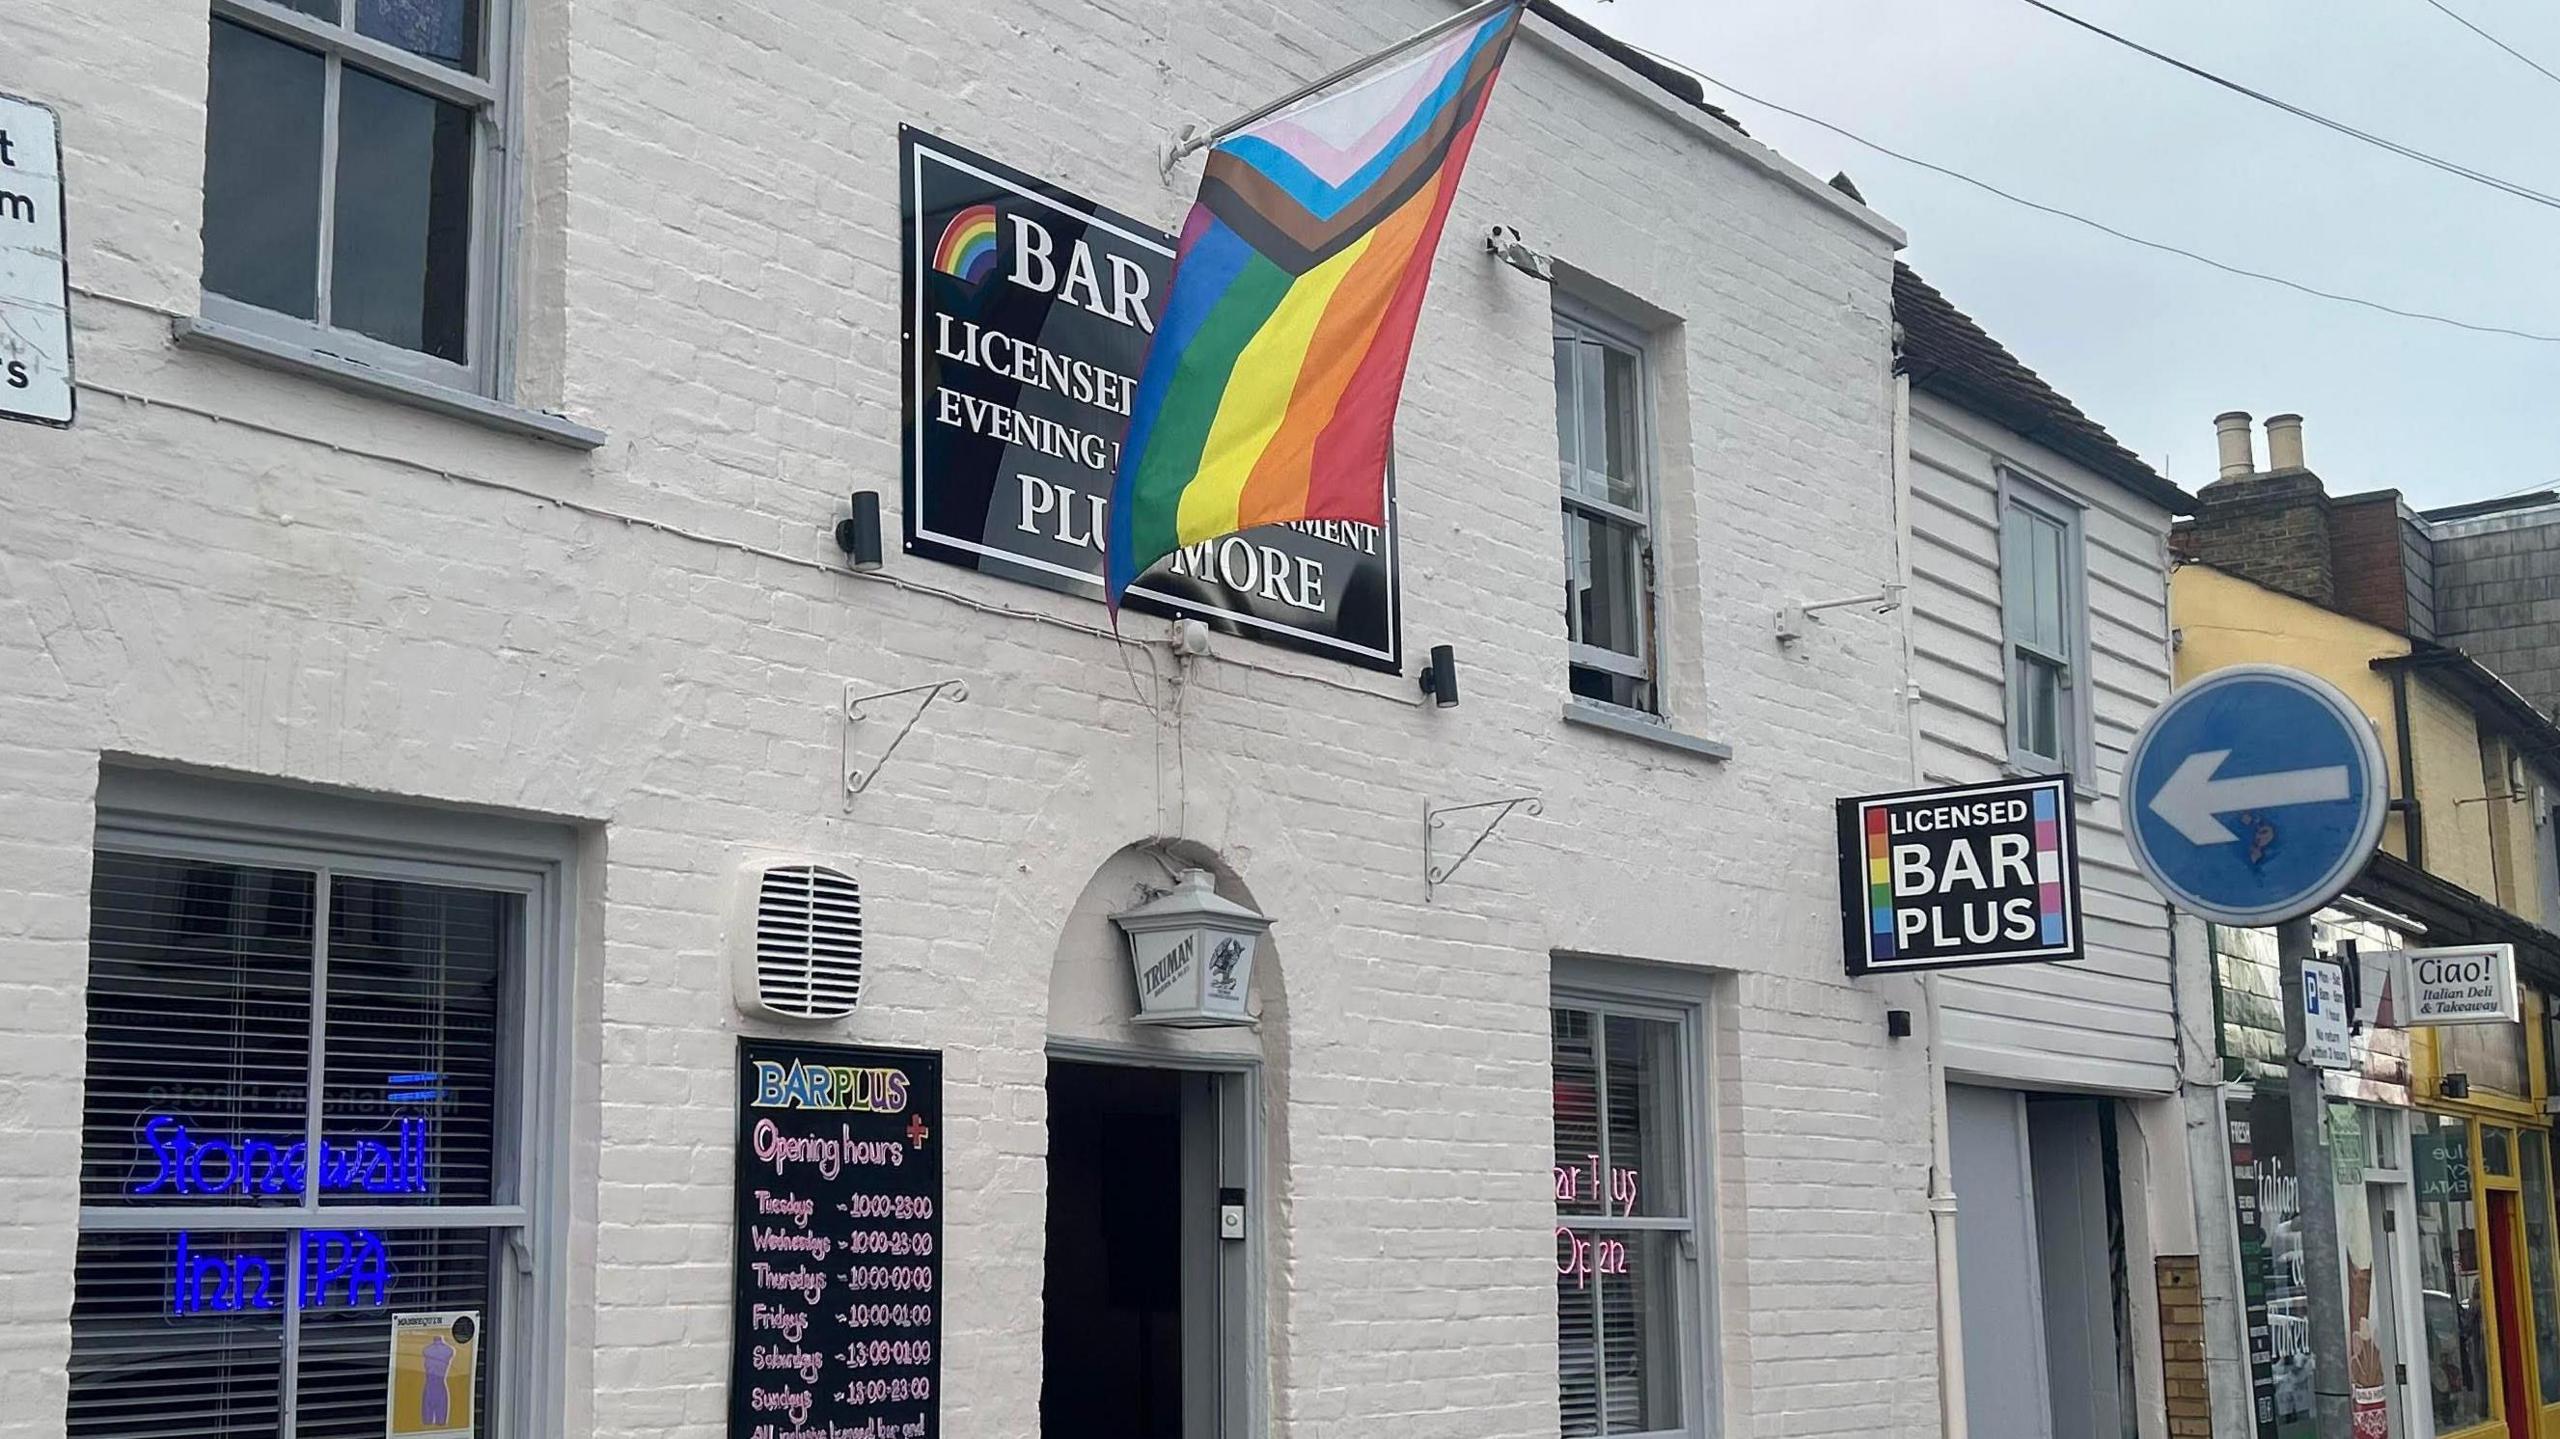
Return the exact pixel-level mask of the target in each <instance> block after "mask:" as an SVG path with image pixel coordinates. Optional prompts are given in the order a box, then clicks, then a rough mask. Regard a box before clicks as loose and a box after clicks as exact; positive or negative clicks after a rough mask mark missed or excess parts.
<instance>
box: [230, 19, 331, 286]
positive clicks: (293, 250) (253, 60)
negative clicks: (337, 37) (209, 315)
mask: <svg viewBox="0 0 2560 1439" xmlns="http://www.w3.org/2000/svg"><path fill="white" fill-rule="evenodd" d="M211 63H212V69H211V73H210V75H209V77H208V79H207V83H206V90H205V137H204V287H205V288H206V289H207V290H210V291H212V292H213V293H215V294H217V295H224V296H227V297H229V298H231V299H234V300H237V301H239V302H240V303H242V304H244V305H255V306H257V307H258V308H260V309H262V310H274V311H276V312H277V313H279V314H285V315H291V316H294V317H295V318H297V319H304V320H308V319H312V318H315V317H316V315H317V314H318V303H319V293H320V119H321V60H320V57H319V56H318V55H315V54H313V53H312V52H310V51H308V50H298V49H296V48H294V47H293V46H291V45H287V44H284V43H282V42H281V41H276V40H270V39H268V38H267V37H265V36H263V35H260V34H257V33H255V32H253V31H250V30H247V29H244V28H242V27H241V26H238V25H233V24H229V23H227V22H224V21H221V20H216V21H215V22H213V50H212V57H211Z"/></svg>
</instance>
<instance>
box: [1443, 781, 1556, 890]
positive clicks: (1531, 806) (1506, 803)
mask: <svg viewBox="0 0 2560 1439" xmlns="http://www.w3.org/2000/svg"><path fill="white" fill-rule="evenodd" d="M1488 809H1489V810H1492V811H1493V812H1494V814H1493V817H1492V818H1491V819H1488V820H1486V821H1485V825H1484V828H1483V829H1480V830H1478V831H1476V837H1475V838H1474V839H1472V840H1469V841H1468V842H1467V847H1466V848H1465V849H1462V850H1460V851H1458V857H1457V858H1455V859H1453V860H1450V861H1449V862H1448V863H1447V864H1441V863H1438V862H1437V860H1436V857H1435V851H1436V850H1437V848H1438V847H1437V846H1436V845H1434V844H1433V843H1432V836H1434V835H1436V834H1438V833H1439V832H1440V831H1441V830H1443V829H1445V828H1447V827H1448V823H1449V816H1451V815H1453V814H1471V813H1474V812H1476V811H1478V810H1488ZM1515 809H1526V810H1527V811H1528V812H1529V813H1530V814H1532V815H1539V814H1544V813H1546V806H1545V805H1544V804H1543V803H1541V802H1540V801H1539V799H1538V797H1537V796H1536V795H1527V794H1524V795H1518V796H1515V797H1513V798H1511V799H1489V800H1486V801H1484V802H1483V803H1481V804H1453V805H1450V806H1449V807H1448V808H1446V809H1433V808H1432V807H1431V801H1429V800H1427V799H1426V800H1424V801H1423V802H1422V899H1423V902H1424V903H1426V904H1428V903H1429V902H1430V900H1431V891H1432V889H1433V888H1434V887H1435V886H1438V885H1443V884H1447V883H1448V882H1449V877H1450V876H1451V875H1454V874H1456V873H1457V872H1458V869H1459V867H1460V866H1462V865H1464V864H1465V863H1466V862H1467V860H1468V859H1469V858H1470V857H1472V856H1473V855H1474V854H1475V852H1476V849H1477V848H1478V847H1479V846H1481V845H1482V844H1483V843H1484V842H1485V841H1486V840H1488V839H1491V838H1493V832H1494V831H1495V830H1497V829H1500V828H1501V827H1502V822H1503V821H1504V820H1506V819H1509V818H1511V812H1512V811H1513V810H1515Z"/></svg>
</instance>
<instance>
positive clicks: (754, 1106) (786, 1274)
mask: <svg viewBox="0 0 2560 1439" xmlns="http://www.w3.org/2000/svg"><path fill="white" fill-rule="evenodd" d="M941 1127H942V1056H941V1055H940V1054H939V1053H936V1052H934V1051H931V1050H917V1049H868V1048H853V1047H850V1046H846V1045H840V1044H798V1043H791V1042H788V1041H779V1040H761V1039H747V1040H741V1041H740V1042H739V1046H738V1157H737V1189H738V1196H737V1204H738V1209H737V1234H738V1237H737V1255H736V1261H735V1263H736V1270H737V1301H736V1313H735V1315H734V1316H733V1322H732V1326H731V1338H730V1350H731V1354H730V1362H729V1434H730V1439H939V1436H940V1435H941V1432H942V1424H941V1414H942V1409H941V1405H940V1403H939V1394H938V1390H939V1385H940V1382H941V1378H942V1355H941V1347H942V1345H941V1341H942V1311H941V1303H942V1134H941Z"/></svg>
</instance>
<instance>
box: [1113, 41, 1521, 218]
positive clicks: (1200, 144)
mask: <svg viewBox="0 0 2560 1439" xmlns="http://www.w3.org/2000/svg"><path fill="white" fill-rule="evenodd" d="M1527 3H1528V0H1483V3H1482V4H1478V5H1470V6H1468V7H1467V8H1466V9H1464V10H1461V11H1459V12H1458V13H1457V14H1455V15H1452V16H1450V17H1449V18H1448V19H1446V20H1443V21H1441V22H1440V23H1439V24H1437V25H1432V26H1428V27H1426V28H1424V29H1422V30H1418V31H1416V32H1414V33H1413V34H1411V35H1408V36H1406V37H1405V38H1403V39H1401V40H1398V41H1397V42H1396V43H1394V44H1393V45H1390V46H1388V47H1387V48H1385V49H1384V50H1378V51H1373V52H1371V53H1370V54H1367V55H1363V56H1361V57H1360V58H1359V59H1357V60H1354V61H1352V62H1351V63H1350V64H1348V65H1345V66H1343V67H1342V68H1341V69H1339V70H1336V71H1334V72H1333V73H1332V74H1330V75H1326V76H1325V77H1323V78H1322V79H1319V80H1311V81H1309V82H1307V83H1306V84H1304V85H1301V86H1299V87H1298V88H1297V89H1295V90H1292V91H1290V92H1289V93H1288V94H1286V95H1283V96H1281V97H1280V98H1279V99H1277V100H1274V101H1272V102H1271V103H1270V104H1268V105H1260V106H1256V107H1255V108H1253V109H1251V110H1248V111H1246V112H1245V113H1243V114H1241V115H1238V116H1237V117H1236V118H1234V119H1232V120H1229V121H1228V122H1227V123H1225V124H1223V125H1220V126H1218V127H1217V128H1215V129H1213V130H1206V131H1204V130H1202V129H1200V128H1199V127H1198V126H1196V125H1185V126H1183V127H1182V133H1181V134H1179V135H1177V136H1175V137H1174V138H1173V140H1172V142H1171V143H1169V144H1167V145H1166V146H1165V147H1164V152H1163V160H1164V171H1165V173H1166V174H1168V175H1170V174H1172V173H1173V167H1174V166H1176V165H1179V164H1181V163H1182V161H1183V158H1184V157H1185V156H1188V155H1191V154H1193V153H1195V152H1198V151H1201V150H1206V149H1208V148H1209V147H1210V146H1212V145H1215V144H1217V143H1218V142H1219V141H1221V140H1223V139H1225V138H1227V137H1228V136H1229V135H1232V134H1234V133H1235V132H1237V131H1238V130H1241V129H1244V128H1245V127H1246V126H1248V125H1253V124H1257V123H1259V122H1261V121H1264V120H1268V119H1270V118H1271V117H1272V116H1274V115H1277V114H1279V113H1280V112H1281V111H1283V110H1286V109H1288V108H1289V107H1290V106H1292V105H1295V104H1297V103H1298V102H1299V101H1301V100H1304V99H1305V98H1307V97H1308V96H1310V95H1313V94H1316V93H1318V92H1320V91H1324V90H1329V89H1332V88H1333V87H1334V86H1336V85H1339V84H1341V83H1342V82H1343V81H1345V80H1348V79H1350V78H1351V77H1352V76H1354V75H1357V74H1359V73H1360V72H1361V71H1363V70H1366V69H1368V68H1369V67H1370V66H1372V65H1376V64H1378V63H1380V62H1382V61H1386V60H1392V59H1394V58H1395V57H1396V56H1398V55H1401V54H1403V53H1404V52H1405V51H1407V50H1410V49H1412V48H1413V47H1414V46H1416V45H1421V44H1426V43H1428V42H1430V41H1433V40H1437V39H1439V38H1440V37H1441V36H1443V35H1446V34H1448V33H1449V32H1450V31H1452V30H1455V29H1458V28H1459V27H1461V26H1464V25H1469V24H1472V23H1474V22H1475V21H1478V20H1481V19H1483V18H1484V17H1485V16H1487V15H1490V14H1492V13H1493V12H1494V11H1496V10H1501V9H1504V8H1506V7H1508V6H1512V5H1525V4H1527Z"/></svg>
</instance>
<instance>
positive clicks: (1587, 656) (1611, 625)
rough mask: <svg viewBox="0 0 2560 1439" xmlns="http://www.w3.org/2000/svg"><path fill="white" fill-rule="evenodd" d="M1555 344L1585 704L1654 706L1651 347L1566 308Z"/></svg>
mask: <svg viewBox="0 0 2560 1439" xmlns="http://www.w3.org/2000/svg"><path fill="white" fill-rule="evenodd" d="M1555 344H1556V444H1557V464H1556V468H1557V470H1558V472H1559V473H1560V474H1561V476H1562V477H1563V481H1564V556H1565V561H1564V563H1565V571H1564V611H1565V632H1566V637H1567V639H1568V641H1569V642H1570V644H1571V647H1572V656H1571V670H1570V673H1569V675H1568V679H1569V682H1570V685H1571V688H1572V692H1573V693H1574V694H1575V695H1576V696H1578V697H1580V698H1582V699H1587V700H1596V701H1598V702H1600V703H1603V704H1613V705H1621V706H1624V707H1626V708H1629V709H1639V710H1652V709H1655V708H1657V707H1658V700H1657V695H1656V683H1655V672H1654V598H1653V572H1654V565H1653V506H1654V494H1653V489H1654V485H1653V450H1652V440H1651V437H1650V435H1649V433H1648V426H1647V424H1646V408H1645V393H1646V392H1645V385H1646V379H1645V362H1644V349H1643V346H1642V345H1641V344H1640V343H1638V342H1636V341H1634V340H1632V339H1629V338H1627V337H1625V336H1624V335H1622V334H1620V333H1617V332H1615V331H1612V330H1609V329H1605V328H1603V327H1601V326H1599V325H1596V324H1593V323H1591V322H1590V321H1589V320H1587V319H1584V318H1581V317H1579V316H1576V315H1571V314H1567V313H1565V312H1563V311H1558V312H1557V314H1556V317H1555Z"/></svg>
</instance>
